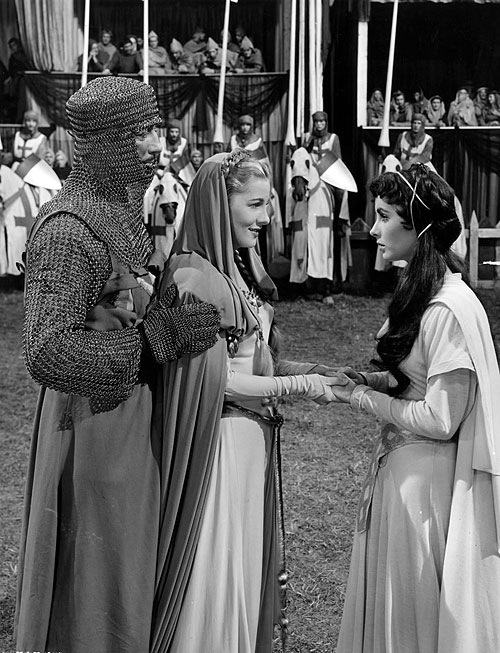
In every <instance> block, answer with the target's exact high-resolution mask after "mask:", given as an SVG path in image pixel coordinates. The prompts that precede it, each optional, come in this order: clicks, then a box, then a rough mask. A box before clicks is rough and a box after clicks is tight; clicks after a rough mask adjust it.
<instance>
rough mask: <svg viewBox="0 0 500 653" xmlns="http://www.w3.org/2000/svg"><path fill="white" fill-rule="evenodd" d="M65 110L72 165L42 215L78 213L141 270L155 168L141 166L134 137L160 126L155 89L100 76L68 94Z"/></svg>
mask: <svg viewBox="0 0 500 653" xmlns="http://www.w3.org/2000/svg"><path fill="white" fill-rule="evenodd" d="M66 110H67V114H68V118H69V122H70V125H71V131H72V134H73V136H74V138H75V157H74V166H73V170H72V172H71V174H70V175H69V177H68V179H67V180H66V182H65V184H64V186H63V188H62V189H61V191H60V192H59V193H58V194H57V195H56V197H55V198H54V199H52V200H51V201H49V202H47V203H46V204H44V206H43V207H42V209H41V211H40V215H41V216H43V215H46V214H48V213H52V212H54V211H58V212H67V213H73V214H76V215H78V216H79V217H80V219H82V220H84V222H86V223H87V224H88V225H89V226H90V227H91V229H92V231H93V232H94V233H95V234H96V235H97V236H99V238H100V239H101V240H102V241H103V242H105V243H106V244H107V245H108V247H109V248H110V249H111V250H112V251H113V253H114V254H116V256H117V257H118V258H119V259H120V260H121V261H123V262H124V263H126V264H128V265H130V266H131V267H133V268H137V267H141V266H143V265H144V263H145V262H146V261H147V259H148V258H149V256H150V254H151V251H152V243H151V239H150V237H149V236H148V234H147V232H146V229H145V227H144V223H143V219H142V202H143V198H144V193H145V192H146V189H147V188H148V186H149V184H150V183H151V180H152V179H153V175H154V171H155V166H156V164H155V163H151V164H145V163H143V162H141V160H140V158H139V154H138V152H137V145H136V136H137V135H139V134H142V133H144V132H148V131H149V130H150V129H151V128H153V127H155V126H157V125H159V124H161V118H160V115H159V112H158V106H157V102H156V97H155V94H154V91H153V89H152V87H151V86H149V85H148V84H144V83H143V82H139V81H138V80H136V79H130V78H128V77H102V78H99V79H95V80H92V81H90V82H89V83H88V84H87V85H86V86H85V87H83V88H82V89H80V90H79V91H77V92H76V93H75V94H74V95H72V96H71V97H70V98H69V100H68V102H67V103H66Z"/></svg>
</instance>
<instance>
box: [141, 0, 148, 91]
mask: <svg viewBox="0 0 500 653" xmlns="http://www.w3.org/2000/svg"><path fill="white" fill-rule="evenodd" d="M142 1H143V3H144V7H143V10H144V13H143V37H142V40H143V44H142V79H143V81H144V83H145V84H149V0H142Z"/></svg>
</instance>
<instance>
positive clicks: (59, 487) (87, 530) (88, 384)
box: [15, 77, 218, 653]
mask: <svg viewBox="0 0 500 653" xmlns="http://www.w3.org/2000/svg"><path fill="white" fill-rule="evenodd" d="M66 109H67V114H68V118H69V122H70V125H71V132H72V134H73V135H74V138H75V162H74V167H73V170H72V172H71V173H70V175H69V177H68V179H67V180H66V182H65V184H64V186H63V187H62V189H61V191H60V192H59V193H58V194H57V195H56V196H55V197H54V199H52V200H51V201H49V202H47V203H46V204H44V206H43V207H42V210H41V211H40V214H39V217H38V220H37V222H36V223H35V225H34V228H33V229H32V232H31V235H30V238H29V241H28V246H27V253H26V300H25V314H26V318H25V327H24V332H25V360H26V365H27V368H28V371H29V373H30V374H31V376H32V377H33V378H34V379H35V380H36V381H38V382H39V383H40V384H41V385H42V389H41V393H40V401H39V410H38V412H37V415H36V418H35V425H34V431H33V443H32V455H31V460H30V466H29V470H28V479H27V483H26V499H25V518H24V522H23V530H22V541H21V547H20V560H19V574H18V599H17V611H16V620H15V630H16V637H17V649H18V650H22V651H28V650H29V651H33V650H38V651H49V650H50V651H52V650H55V651H72V653H87V652H88V651H89V650H93V651H117V650H120V649H121V650H127V651H135V652H137V653H148V651H149V647H148V642H149V637H150V629H151V618H152V611H153V594H154V587H155V561H156V554H157V549H158V540H157V523H158V519H157V516H158V513H159V509H160V476H159V469H158V463H157V459H156V451H155V449H156V447H159V443H154V442H152V440H151V437H150V428H151V408H152V396H151V388H150V386H149V385H148V383H147V381H149V382H150V383H151V381H152V372H153V370H154V361H153V358H152V357H155V358H156V360H157V361H158V362H161V361H166V360H167V359H169V358H170V357H172V358H175V357H176V356H178V355H180V354H181V352H182V351H186V350H187V349H190V348H191V349H193V348H197V345H194V343H195V342H196V341H198V339H199V338H200V336H201V341H203V342H204V343H205V346H211V345H212V344H213V342H214V335H215V333H216V331H217V329H218V324H217V323H218V319H217V318H216V320H215V323H214V324H213V325H212V326H211V327H209V322H210V321H211V318H210V319H208V320H207V316H208V315H209V314H212V315H213V316H216V312H215V310H214V309H213V308H212V309H210V310H209V312H208V313H206V312H205V314H204V316H203V317H201V314H202V312H204V311H206V310H207V309H208V307H207V306H205V307H204V308H202V307H201V306H197V307H192V308H191V309H190V310H189V311H188V312H186V311H184V310H183V311H182V312H179V309H172V308H169V306H170V305H171V304H172V302H173V298H174V296H175V289H171V296H170V299H168V298H167V297H165V301H164V303H163V304H160V305H159V306H158V310H156V309H155V310H154V311H150V312H149V313H148V315H147V317H146V316H145V310H146V306H147V304H148V302H149V299H150V296H151V293H152V291H153V281H154V278H153V276H152V273H151V272H150V270H154V269H157V268H158V267H159V265H160V263H161V260H159V259H158V257H156V256H153V247H152V242H151V240H150V238H149V236H148V234H147V233H146V230H145V227H144V224H143V221H142V202H143V195H144V192H145V190H146V188H147V186H148V184H149V182H150V181H151V179H152V176H153V173H154V170H155V167H156V159H157V156H158V154H159V151H160V146H159V142H158V137H157V135H156V132H155V127H156V126H158V125H159V124H160V123H161V119H160V116H159V113H158V107H157V103H156V97H155V94H154V91H153V89H152V87H151V86H149V85H148V84H144V83H142V82H139V81H137V80H134V79H130V78H127V77H102V78H99V79H96V80H92V81H90V82H89V83H88V84H87V85H86V86H85V87H83V88H81V89H80V90H79V91H77V92H76V93H75V94H74V95H72V96H71V97H70V98H69V100H68V102H67V104H66ZM167 294H168V293H167ZM193 308H194V311H193ZM199 316H200V317H201V320H200V322H198V317H199ZM201 322H203V327H202V330H201V331H199V330H198V328H197V326H199V325H200V324H201ZM205 327H208V331H211V332H212V333H211V335H210V336H209V338H208V340H207V338H206V334H208V331H207V332H205ZM202 332H203V333H205V335H203V333H202ZM176 334H177V335H176ZM179 334H182V336H180V337H178V336H179ZM185 339H186V340H185ZM188 341H189V342H190V343H192V344H188ZM202 348H203V345H202ZM34 588H37V589H36V591H34Z"/></svg>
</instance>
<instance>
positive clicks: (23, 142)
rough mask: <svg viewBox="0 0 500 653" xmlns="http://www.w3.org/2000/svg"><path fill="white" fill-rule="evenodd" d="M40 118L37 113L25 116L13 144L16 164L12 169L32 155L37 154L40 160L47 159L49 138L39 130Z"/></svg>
mask: <svg viewBox="0 0 500 653" xmlns="http://www.w3.org/2000/svg"><path fill="white" fill-rule="evenodd" d="M39 122H40V118H39V116H38V114H37V113H36V111H26V112H25V113H24V116H23V125H22V127H21V129H20V130H19V131H16V133H15V135H14V142H13V144H12V155H13V159H14V163H13V165H12V168H13V169H14V170H15V169H16V168H17V166H18V165H19V164H20V163H21V161H24V159H26V158H27V157H29V156H30V155H31V154H36V155H37V156H38V157H39V158H40V159H44V158H45V152H46V150H47V148H48V141H47V137H46V136H45V135H44V134H41V133H40V131H39V130H38V123H39Z"/></svg>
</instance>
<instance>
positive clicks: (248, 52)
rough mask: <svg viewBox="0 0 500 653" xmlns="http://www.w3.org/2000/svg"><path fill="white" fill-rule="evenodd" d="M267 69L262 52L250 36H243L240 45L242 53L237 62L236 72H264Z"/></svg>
mask: <svg viewBox="0 0 500 653" xmlns="http://www.w3.org/2000/svg"><path fill="white" fill-rule="evenodd" d="M265 71H266V67H265V65H264V59H263V58H262V53H261V51H260V50H259V49H258V48H255V47H254V45H253V43H252V41H250V39H249V38H248V36H245V37H243V40H242V41H241V46H240V55H239V56H238V60H237V62H236V67H235V71H234V72H238V73H263V72H265Z"/></svg>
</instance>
